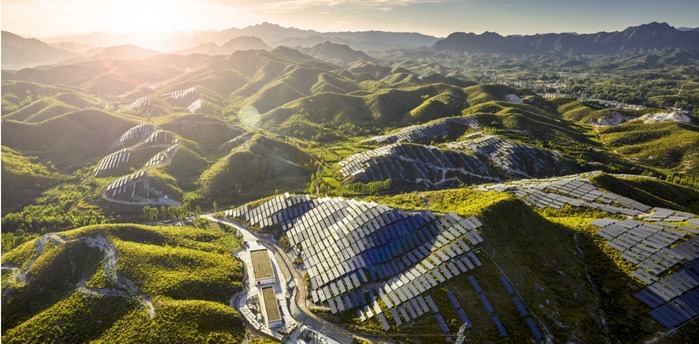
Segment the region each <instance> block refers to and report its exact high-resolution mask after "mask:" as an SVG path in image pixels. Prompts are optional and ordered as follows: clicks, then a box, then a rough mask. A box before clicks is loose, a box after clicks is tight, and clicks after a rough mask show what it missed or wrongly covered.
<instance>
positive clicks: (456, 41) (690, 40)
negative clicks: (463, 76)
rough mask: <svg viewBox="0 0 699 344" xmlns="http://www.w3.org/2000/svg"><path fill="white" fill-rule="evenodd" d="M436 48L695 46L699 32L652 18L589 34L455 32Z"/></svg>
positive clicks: (506, 50)
mask: <svg viewBox="0 0 699 344" xmlns="http://www.w3.org/2000/svg"><path fill="white" fill-rule="evenodd" d="M431 48H432V49H434V50H437V51H451V52H464V53H476V52H480V53H497V54H544V53H557V54H563V55H565V54H573V55H584V54H609V53H615V52H619V51H627V50H658V49H666V48H675V49H686V50H698V49H699V32H697V31H681V30H678V29H676V28H674V27H672V26H670V25H669V24H667V23H658V22H652V23H648V24H642V25H639V26H631V27H628V28H626V29H624V30H622V31H614V32H597V33H590V34H573V33H547V34H536V35H510V36H502V35H500V34H498V33H493V32H484V33H482V34H480V35H478V34H474V33H464V32H455V33H452V34H450V35H449V36H448V37H447V38H445V39H443V40H440V41H437V42H436V43H435V44H433V45H432V47H431Z"/></svg>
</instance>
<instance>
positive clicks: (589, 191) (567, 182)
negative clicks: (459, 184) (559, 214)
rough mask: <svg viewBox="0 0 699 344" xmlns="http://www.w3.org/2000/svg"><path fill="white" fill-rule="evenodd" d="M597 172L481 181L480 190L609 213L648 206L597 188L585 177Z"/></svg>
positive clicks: (553, 205) (530, 201) (529, 202)
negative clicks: (492, 181)
mask: <svg viewBox="0 0 699 344" xmlns="http://www.w3.org/2000/svg"><path fill="white" fill-rule="evenodd" d="M597 173H599V172H592V173H583V174H577V175H570V176H564V177H554V178H548V179H528V180H518V181H514V182H509V183H504V184H495V185H484V186H481V187H480V189H482V190H496V191H502V192H508V193H511V194H513V195H515V196H517V197H518V198H521V199H522V200H523V201H524V202H525V203H526V204H527V205H530V206H536V207H539V208H554V209H559V208H561V207H563V206H565V205H571V206H574V207H580V206H587V207H590V208H593V209H599V210H603V211H606V212H608V213H611V214H623V215H630V216H636V215H640V214H642V213H643V212H646V211H648V210H650V209H651V207H649V206H647V205H645V204H643V203H640V202H637V201H635V200H633V199H630V198H627V197H623V196H620V195H617V194H614V193H610V192H606V191H603V190H600V189H599V188H597V186H595V185H594V184H592V183H591V182H590V181H589V178H590V177H591V176H593V175H596V174H597Z"/></svg>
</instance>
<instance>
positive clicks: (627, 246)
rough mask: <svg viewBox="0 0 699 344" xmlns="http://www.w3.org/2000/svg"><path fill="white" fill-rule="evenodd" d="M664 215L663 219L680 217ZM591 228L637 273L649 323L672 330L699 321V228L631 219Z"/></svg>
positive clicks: (607, 221)
mask: <svg viewBox="0 0 699 344" xmlns="http://www.w3.org/2000/svg"><path fill="white" fill-rule="evenodd" d="M662 212H663V213H664V214H665V215H664V216H665V218H672V216H683V215H674V212H667V211H662ZM685 214H686V213H685ZM591 224H592V225H595V226H598V227H600V229H599V230H598V231H597V235H599V236H601V237H603V238H605V239H606V240H607V245H609V246H610V247H612V248H614V249H615V250H618V251H619V252H621V257H622V258H623V259H624V260H626V261H627V262H629V263H631V264H633V265H634V266H635V267H636V269H635V270H634V272H633V276H634V277H636V278H637V279H638V280H640V281H642V282H643V283H644V284H646V285H647V287H646V288H645V289H643V290H642V291H640V292H638V293H637V294H636V295H635V296H636V298H638V299H639V300H641V301H642V302H644V303H645V304H646V305H648V306H649V307H651V308H652V310H651V311H650V315H651V316H652V317H653V318H655V319H656V320H657V321H658V322H660V323H661V324H663V325H664V326H666V327H667V328H674V327H677V326H680V325H682V324H683V323H685V322H687V321H689V320H691V319H693V318H694V317H696V316H699V236H697V234H699V228H692V227H689V226H683V225H677V224H673V223H668V222H655V223H648V222H640V221H634V220H630V219H627V220H623V221H620V220H614V219H598V220H594V221H592V222H591ZM678 267H679V268H678Z"/></svg>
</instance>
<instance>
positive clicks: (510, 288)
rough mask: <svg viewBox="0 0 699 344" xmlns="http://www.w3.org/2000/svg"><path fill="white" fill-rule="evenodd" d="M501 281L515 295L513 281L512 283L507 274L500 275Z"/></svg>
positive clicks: (509, 292) (508, 291)
mask: <svg viewBox="0 0 699 344" xmlns="http://www.w3.org/2000/svg"><path fill="white" fill-rule="evenodd" d="M500 282H502V285H503V286H504V287H505V290H506V291H507V293H508V294H510V295H514V293H515V288H514V287H513V286H512V283H510V280H509V279H508V278H507V276H505V275H500Z"/></svg>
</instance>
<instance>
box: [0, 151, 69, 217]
mask: <svg viewBox="0 0 699 344" xmlns="http://www.w3.org/2000/svg"><path fill="white" fill-rule="evenodd" d="M2 178H3V179H4V180H5V182H4V183H3V188H2V206H3V208H7V209H9V208H11V207H13V206H17V205H20V204H22V203H24V202H27V201H29V200H30V199H32V198H33V197H36V196H38V194H39V193H40V192H41V191H42V190H44V189H46V188H47V187H49V186H51V185H52V184H54V183H56V182H58V181H61V180H64V179H65V178H66V177H65V176H64V175H62V174H61V173H60V172H58V171H56V170H55V169H53V168H51V167H47V166H45V165H43V164H41V163H40V162H38V161H37V159H36V158H30V157H25V156H23V155H22V154H20V153H19V152H17V151H14V150H12V149H10V148H9V147H5V146H2Z"/></svg>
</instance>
